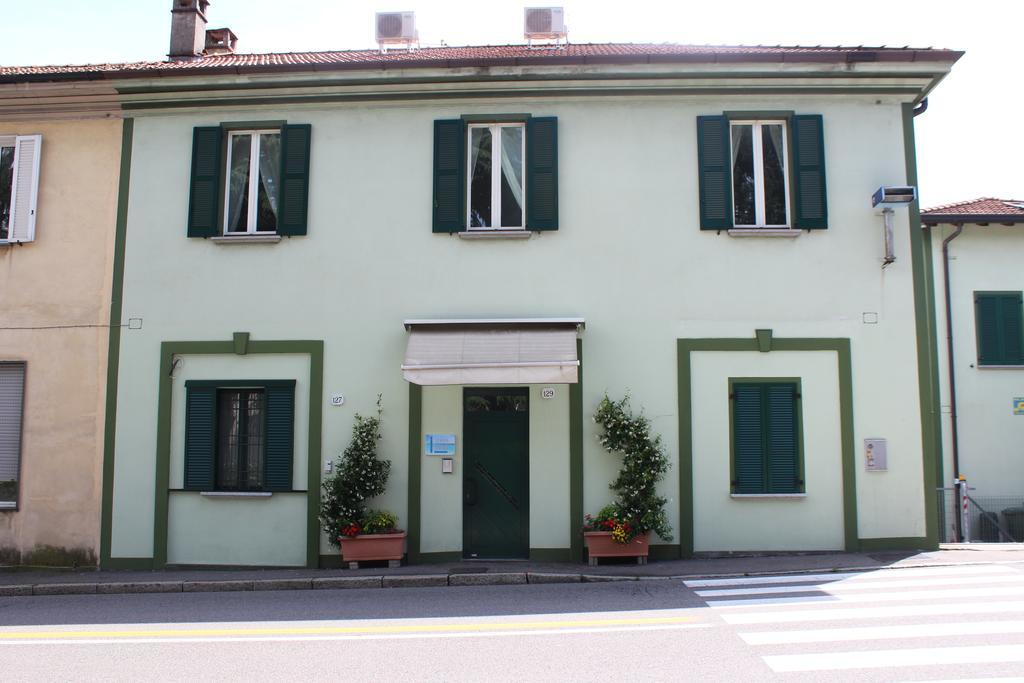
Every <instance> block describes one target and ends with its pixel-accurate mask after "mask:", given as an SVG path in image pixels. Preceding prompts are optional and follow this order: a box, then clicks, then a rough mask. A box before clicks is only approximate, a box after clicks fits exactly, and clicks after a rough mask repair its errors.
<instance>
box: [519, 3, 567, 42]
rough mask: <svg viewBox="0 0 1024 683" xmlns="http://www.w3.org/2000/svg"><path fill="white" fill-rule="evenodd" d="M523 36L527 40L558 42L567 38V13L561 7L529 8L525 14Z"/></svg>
mask: <svg viewBox="0 0 1024 683" xmlns="http://www.w3.org/2000/svg"><path fill="white" fill-rule="evenodd" d="M523 34H524V35H525V37H526V39H527V40H529V41H531V42H532V41H533V40H534V39H537V38H541V39H548V40H555V41H558V40H560V39H563V38H565V37H566V29H565V13H564V12H563V10H562V8H561V7H527V8H526V9H525V11H524V13H523Z"/></svg>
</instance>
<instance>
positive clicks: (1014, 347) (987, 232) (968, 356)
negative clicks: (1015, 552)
mask: <svg viewBox="0 0 1024 683" xmlns="http://www.w3.org/2000/svg"><path fill="white" fill-rule="evenodd" d="M921 221H922V224H923V227H924V233H925V235H926V239H927V241H928V244H929V246H930V248H931V250H932V260H933V262H934V263H935V269H934V270H935V284H934V290H935V298H936V307H937V309H938V313H937V317H938V321H939V326H938V338H939V345H938V352H939V378H940V389H941V405H942V411H941V415H942V432H943V452H944V453H945V466H944V471H943V477H942V486H943V487H944V488H945V489H946V491H944V499H945V500H944V505H943V506H942V508H941V509H942V511H943V514H942V515H941V516H940V523H941V528H940V535H939V540H940V541H954V540H958V539H962V538H969V539H970V540H973V541H987V542H992V541H1017V542H1021V541H1024V462H1022V460H1021V443H1024V388H1022V386H1021V381H1020V371H1021V370H1022V369H1024V303H1022V301H1024V297H1022V291H1024V275H1022V273H1021V268H1020V258H1019V254H1020V253H1021V239H1022V237H1024V235H1022V233H1021V230H1022V228H1024V200H1012V199H996V198H992V197H982V198H979V199H973V200H968V201H961V202H955V203H953V204H946V205H943V206H938V207H935V208H932V209H928V210H927V211H924V212H922V214H921ZM960 475H963V477H964V478H965V480H966V482H967V486H968V487H970V491H969V494H970V496H971V501H970V502H969V503H968V510H969V513H970V514H969V518H968V524H967V525H965V524H964V523H963V520H962V519H958V517H960V515H957V514H955V511H956V507H954V493H953V490H952V486H953V482H954V481H955V480H956V478H957V477H958V476H960ZM957 507H959V506H957Z"/></svg>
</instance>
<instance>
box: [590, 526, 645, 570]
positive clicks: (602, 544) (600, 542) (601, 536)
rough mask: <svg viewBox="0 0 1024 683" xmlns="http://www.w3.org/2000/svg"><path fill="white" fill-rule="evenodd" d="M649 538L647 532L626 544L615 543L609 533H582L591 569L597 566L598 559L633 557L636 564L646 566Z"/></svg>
mask: <svg viewBox="0 0 1024 683" xmlns="http://www.w3.org/2000/svg"><path fill="white" fill-rule="evenodd" d="M650 537H651V534H650V532H647V533H644V534H640V535H639V536H635V537H634V538H631V539H630V540H629V542H628V543H616V542H615V541H613V540H612V532H610V531H584V532H583V541H584V543H585V544H586V546H587V555H588V556H589V558H590V566H591V567H596V566H597V558H599V557H635V558H636V563H637V564H647V554H648V552H649V551H650V543H649V541H650Z"/></svg>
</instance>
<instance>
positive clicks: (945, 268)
mask: <svg viewBox="0 0 1024 683" xmlns="http://www.w3.org/2000/svg"><path fill="white" fill-rule="evenodd" d="M963 230H964V224H963V223H957V224H956V230H955V231H953V233H952V234H951V235H950V236H949V237H947V238H946V239H944V240H942V279H943V281H944V283H945V285H946V293H945V294H946V358H947V360H948V361H949V420H950V436H951V437H952V442H953V479H954V480H955V479H957V478H958V477H959V476H960V435H959V431H958V429H957V417H956V375H955V373H954V363H953V305H952V303H951V296H950V293H949V243H950V242H952V241H953V240H955V239H956V238H957V237H959V236H960V233H961V232H963ZM954 516H955V517H956V535H957V540H960V539H962V538H963V537H964V535H963V529H962V528H961V526H962V524H961V519H960V517H961V515H959V514H956V515H954Z"/></svg>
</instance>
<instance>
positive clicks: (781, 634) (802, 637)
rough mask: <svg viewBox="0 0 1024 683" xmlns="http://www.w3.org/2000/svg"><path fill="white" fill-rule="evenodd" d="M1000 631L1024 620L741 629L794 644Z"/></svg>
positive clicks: (753, 638) (757, 639) (763, 640)
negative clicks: (792, 629)
mask: <svg viewBox="0 0 1024 683" xmlns="http://www.w3.org/2000/svg"><path fill="white" fill-rule="evenodd" d="M999 633H1024V621H966V622H956V623H949V622H943V623H938V624H900V625H897V626H858V627H855V628H832V629H814V630H810V631H806V630H805V631H759V632H749V633H740V638H742V639H743V640H744V641H746V643H747V644H748V645H791V644H795V643H839V642H845V641H851V640H885V639H888V638H932V637H941V636H976V635H990V634H999ZM1022 647H1024V646H1022Z"/></svg>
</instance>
